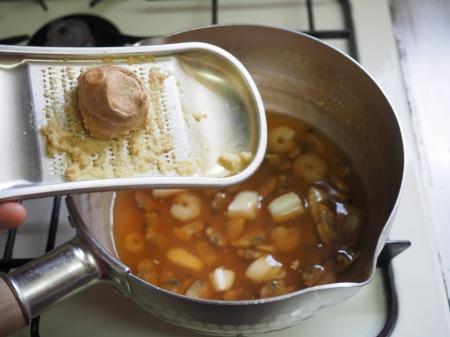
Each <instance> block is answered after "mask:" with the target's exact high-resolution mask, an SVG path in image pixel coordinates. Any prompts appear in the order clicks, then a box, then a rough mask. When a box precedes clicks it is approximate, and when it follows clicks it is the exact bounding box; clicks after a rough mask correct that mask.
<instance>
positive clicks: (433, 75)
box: [391, 0, 450, 300]
mask: <svg viewBox="0 0 450 337" xmlns="http://www.w3.org/2000/svg"><path fill="white" fill-rule="evenodd" d="M391 9H392V15H393V20H394V28H395V34H396V38H397V42H398V46H399V50H400V63H401V68H402V71H403V75H404V76H403V77H404V79H405V86H406V91H407V96H408V102H409V105H410V111H411V120H412V126H413V133H414V137H415V140H416V143H417V145H418V146H417V148H418V158H419V167H420V170H419V173H420V175H421V178H422V179H421V180H422V183H423V188H424V197H425V200H424V202H425V205H426V213H427V215H428V217H429V218H430V220H431V223H432V224H433V225H434V232H435V236H436V241H437V244H438V248H439V254H440V260H441V264H442V270H443V274H444V279H445V281H446V286H447V296H448V298H449V300H450V291H449V290H450V223H449V218H450V207H449V200H450V132H449V130H450V93H449V90H448V87H447V83H448V80H449V78H450V58H449V55H450V38H449V35H450V19H449V18H450V2H449V1H447V0H429V1H422V0H396V1H391ZM424 225H425V224H424Z"/></svg>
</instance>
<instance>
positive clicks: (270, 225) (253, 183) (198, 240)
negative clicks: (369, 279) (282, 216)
mask: <svg viewBox="0 0 450 337" xmlns="http://www.w3.org/2000/svg"><path fill="white" fill-rule="evenodd" d="M267 117H268V129H269V144H268V150H267V155H266V159H265V160H264V162H263V164H262V165H261V167H260V168H259V169H258V170H257V172H256V173H255V174H254V175H253V176H252V177H251V178H249V179H248V180H247V181H245V182H243V183H241V184H239V185H238V186H233V187H231V188H227V189H224V190H190V191H188V192H187V193H188V194H189V196H190V198H194V199H195V200H196V201H197V203H198V202H199V204H200V209H199V211H198V215H197V216H195V217H194V218H193V219H190V220H187V221H183V220H180V219H177V218H176V217H175V216H174V214H175V213H173V209H171V208H172V207H173V205H174V203H177V201H176V200H177V199H176V198H177V195H179V194H180V193H186V192H179V193H178V194H174V195H171V196H167V197H159V196H158V195H157V193H158V192H155V193H156V196H155V195H154V194H153V193H154V192H153V191H150V190H148V191H120V192H117V196H116V200H115V206H114V236H115V242H116V247H117V249H118V253H119V256H120V258H121V260H122V261H123V262H124V263H125V264H127V265H128V266H129V267H130V268H131V270H132V272H133V273H135V274H136V275H137V276H139V277H141V278H142V279H144V280H146V281H147V282H150V283H152V284H154V285H156V286H159V287H162V288H164V289H167V290H169V291H173V292H177V293H180V294H187V295H188V296H192V297H199V298H209V299H225V300H243V299H255V298H262V297H270V296H276V295H281V294H284V293H287V292H291V291H294V290H298V289H302V288H305V287H309V286H314V285H318V284H326V283H332V282H335V281H336V280H337V279H339V276H340V275H341V274H342V273H343V272H344V271H345V270H347V269H348V268H350V266H351V264H352V263H353V261H354V260H355V259H356V258H357V257H358V255H359V252H358V251H357V247H358V245H357V244H358V240H359V234H360V232H361V227H362V219H363V216H362V212H361V210H360V208H357V207H355V206H354V205H353V204H352V201H351V200H360V199H361V197H359V198H355V196H354V195H353V194H352V192H353V191H360V189H357V188H356V187H357V186H354V185H355V177H354V173H353V172H352V170H351V166H350V164H349V161H348V159H347V158H346V156H345V155H344V153H343V152H342V151H341V150H340V149H339V148H338V147H337V146H336V145H335V144H333V143H332V142H331V141H330V140H329V139H327V138H326V137H324V136H323V135H322V134H320V133H319V132H317V131H316V130H314V129H313V128H312V127H311V126H309V125H307V124H305V123H303V122H301V121H299V120H297V119H294V118H292V117H288V116H284V115H279V114H274V113H268V116H267ZM279 127H288V129H289V130H291V131H294V136H293V137H291V136H292V135H291V136H289V132H290V131H289V130H287V131H286V129H280V128H279ZM277 128H278V129H277ZM275 130H276V131H275ZM274 132H278V133H280V134H282V137H284V136H286V135H287V136H286V137H287V138H289V137H291V138H289V141H293V142H294V143H295V145H294V146H292V147H290V145H289V144H288V145H287V147H288V148H289V147H290V148H289V151H285V149H283V151H284V152H283V151H281V152H280V151H279V149H278V147H279V146H278V144H276V142H277V141H278V140H277V138H276V137H275V136H274V135H275V133H274ZM286 132H287V134H286ZM283 135H284V136H283ZM280 141H281V143H282V142H283V139H281V140H280ZM274 144H275V145H274ZM281 145H282V146H281V147H283V146H284V145H285V144H284V143H282V144H281ZM277 149H278V151H276V150H277ZM311 154H312V156H311ZM305 155H307V156H306V157H305ZM300 156H304V157H302V158H304V159H310V160H311V158H312V159H313V164H314V165H316V164H315V162H314V160H315V161H316V162H317V158H319V159H320V161H319V164H320V165H319V166H317V167H314V165H313V167H312V169H313V172H312V177H310V176H304V175H303V174H304V172H305V170H307V169H310V167H306V168H305V169H304V170H299V169H296V167H300V168H302V166H298V165H297V164H298V163H300V162H301V160H299V161H297V160H298V158H299V157H300ZM308 156H309V157H308ZM306 162H307V160H306ZM322 162H323V163H325V165H326V172H325V173H323V171H324V170H323V166H321V165H322ZM306 165H308V162H307V163H306ZM314 170H316V171H317V172H318V173H317V172H314ZM299 172H300V173H299ZM315 174H318V178H319V179H318V180H314V179H315V176H314V175H315ZM274 182H275V183H274ZM271 189H272V191H270V190H271ZM241 191H252V192H257V193H258V203H257V210H256V215H255V216H254V218H253V219H242V218H243V217H242V216H240V215H238V216H230V212H229V210H228V207H229V205H230V203H231V202H232V201H233V200H234V199H235V198H236V195H237V194H238V193H240V192H241ZM268 191H269V192H270V193H268ZM312 191H316V192H317V191H319V192H317V193H319V194H320V196H319V197H317V198H315V199H314V198H311V196H312V195H313V194H314V193H313V192H312ZM290 192H294V193H295V194H296V195H297V196H298V197H299V199H300V200H301V207H302V208H303V211H302V212H300V213H298V214H296V212H298V211H295V210H294V211H292V212H293V213H292V214H293V215H291V216H289V217H288V219H286V220H281V221H274V217H275V216H274V215H272V213H271V211H270V210H269V208H268V205H269V204H270V203H271V202H272V201H273V200H274V199H276V198H277V197H279V196H281V195H285V194H287V193H290ZM317 193H316V194H317ZM192 196H193V197H192ZM250 217H251V216H250ZM241 219H242V220H241ZM230 223H233V224H230ZM236 223H237V224H236ZM187 225H188V226H187ZM183 226H187V227H183ZM189 226H190V227H189ZM277 227H278V229H276V228H277ZM280 227H283V228H281V229H280ZM208 233H209V234H208ZM276 236H278V237H276ZM174 248H176V250H177V253H179V251H180V250H179V248H181V249H182V250H183V252H187V253H189V254H190V255H192V256H194V257H195V258H194V259H193V261H192V262H193V263H194V262H195V263H194V264H193V266H188V267H186V266H185V265H183V264H184V263H185V262H186V261H188V262H189V261H191V259H190V258H188V257H185V255H183V254H184V253H183V254H181V256H178V255H179V254H178V255H177V254H175V253H174V251H172V253H174V256H175V255H176V256H175V257H176V258H180V259H182V260H183V259H184V262H183V261H179V263H178V262H175V263H174V262H173V261H174V260H173V259H170V258H168V256H169V253H168V251H169V250H170V249H172V250H173V249H174ZM269 255H270V257H271V259H273V260H275V261H276V262H277V266H276V267H270V266H269V267H268V268H269V269H270V268H272V269H270V270H269V272H267V275H266V274H264V273H263V274H264V275H266V276H264V277H262V279H261V280H255V279H254V278H252V277H250V276H249V275H248V274H247V272H249V271H248V270H249V269H250V267H249V266H250V265H251V264H252V263H254V262H255V260H257V259H262V260H264V259H265V260H264V261H268V260H267V256H269ZM195 259H197V260H195ZM198 260H199V261H201V265H200V267H199V264H198ZM280 264H281V266H280ZM216 268H221V269H222V271H223V270H227V271H231V272H232V274H234V275H233V281H232V282H231V283H232V284H231V285H230V284H229V283H230V282H229V281H230V279H228V282H225V283H227V284H226V285H225V287H222V288H220V287H219V288H218V287H217V283H214V282H215V281H214V277H213V276H212V274H213V272H214V270H216ZM220 275H222V274H220ZM220 275H219V276H220ZM228 276H229V275H228ZM260 276H261V275H260ZM219 281H220V280H219Z"/></svg>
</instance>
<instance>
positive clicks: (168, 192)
mask: <svg viewBox="0 0 450 337" xmlns="http://www.w3.org/2000/svg"><path fill="white" fill-rule="evenodd" d="M183 191H184V190H180V189H162V188H161V189H154V190H152V195H153V197H154V198H157V199H166V198H168V197H171V196H172V195H175V194H178V193H180V192H183Z"/></svg>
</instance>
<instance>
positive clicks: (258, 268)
mask: <svg viewBox="0 0 450 337" xmlns="http://www.w3.org/2000/svg"><path fill="white" fill-rule="evenodd" d="M282 266H283V265H282V264H281V263H280V262H278V261H277V260H275V259H274V258H273V256H272V255H270V254H269V255H264V256H261V257H260V258H258V259H256V260H255V261H253V262H252V264H251V265H250V266H248V268H247V271H246V272H245V276H246V277H247V278H249V279H250V280H252V281H253V282H256V283H261V282H264V281H268V280H271V279H272V278H273V277H275V276H276V275H277V274H278V273H279V272H280V271H281V267H282Z"/></svg>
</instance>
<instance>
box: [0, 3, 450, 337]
mask: <svg viewBox="0 0 450 337" xmlns="http://www.w3.org/2000/svg"><path fill="white" fill-rule="evenodd" d="M46 3H47V5H48V8H49V10H48V12H44V11H43V10H42V8H41V7H40V6H39V5H38V4H36V3H35V2H30V1H16V2H14V1H2V2H0V13H1V14H0V39H1V38H6V37H9V36H13V35H20V34H28V35H32V34H33V33H34V32H36V31H37V30H38V29H39V28H40V27H41V26H43V25H45V24H46V23H47V22H48V21H50V20H53V19H55V18H58V17H61V16H64V15H69V14H80V13H84V14H97V15H102V16H103V17H105V18H107V19H109V20H110V21H111V22H113V23H114V24H115V25H116V26H117V27H118V29H119V30H120V32H122V33H123V34H127V35H132V36H133V35H134V36H147V35H152V36H155V35H164V34H167V33H170V32H175V31H179V30H183V29H187V28H190V27H196V26H204V25H208V24H210V20H211V14H210V10H211V9H210V2H207V1H188V0H186V1H169V2H167V1H165V2H163V1H152V2H149V1H119V2H116V1H114V2H110V1H103V2H100V4H98V5H97V6H96V7H94V8H93V9H91V8H89V6H88V4H89V1H81V0H80V1H71V2H70V5H69V4H68V2H62V1H46ZM314 3H315V8H316V13H315V24H316V28H317V29H324V30H325V29H336V28H342V27H343V17H342V15H341V11H340V7H339V4H338V1H335V0H316V1H314ZM352 8H353V15H354V23H355V31H356V38H357V44H358V51H359V55H360V61H361V63H362V64H363V66H364V67H365V68H366V69H367V70H368V71H369V72H370V73H371V74H372V75H373V76H374V78H375V79H376V81H377V82H378V83H379V84H380V86H381V88H383V90H384V91H385V93H386V95H387V96H388V98H389V99H390V101H391V103H392V105H393V106H394V109H395V110H396V112H397V115H398V117H399V119H400V122H401V124H402V126H403V132H404V139H405V144H406V150H407V165H406V175H405V185H404V190H403V193H402V196H401V201H400V204H399V207H398V211H397V214H396V218H395V222H394V225H393V228H392V230H391V235H390V237H391V239H403V240H409V241H411V242H412V246H411V247H410V248H409V249H408V250H406V251H405V252H404V253H402V254H401V255H399V256H398V257H396V258H395V259H394V260H393V262H392V266H393V271H394V276H395V286H396V290H397V295H398V300H399V313H398V320H397V323H396V325H395V328H394V330H393V333H392V336H398V337H403V336H427V335H430V331H432V335H433V336H450V314H449V308H448V303H447V301H446V295H445V289H444V284H443V279H442V274H441V267H440V264H439V259H438V254H437V251H436V249H435V240H434V238H433V231H432V228H431V224H430V218H429V216H428V214H427V210H426V209H425V208H424V202H423V191H422V182H421V180H420V179H419V176H418V174H417V172H419V171H418V164H417V153H416V148H417V147H416V144H415V142H414V137H413V134H412V128H411V120H410V116H409V110H408V106H407V100H406V97H405V92H404V87H403V80H402V76H401V72H400V68H399V61H398V55H397V49H396V45H395V40H394V36H393V32H392V24H391V20H390V14H389V7H388V2H387V0H379V1H371V0H354V1H353V2H352ZM23 18H26V20H23ZM218 21H219V23H223V24H225V23H257V24H266V25H275V26H280V27H283V28H296V29H300V30H307V29H308V20H307V11H306V6H305V2H304V1H294V0H245V1H238V0H228V1H221V2H219V17H218ZM326 42H328V43H331V44H332V45H334V46H336V47H337V48H339V49H342V50H344V51H348V45H347V43H346V41H345V40H344V39H340V40H339V39H338V40H326ZM52 203H53V199H52V198H49V199H39V200H33V201H27V202H25V203H24V204H25V205H26V206H27V207H28V209H29V210H30V217H29V219H28V221H27V223H26V224H25V225H23V226H22V227H20V229H19V230H18V234H17V243H16V246H15V250H14V257H24V258H26V257H34V256H38V255H40V254H42V252H43V251H44V250H45V242H46V235H47V230H48V223H49V218H50V213H51V206H52ZM60 220H61V221H60V226H59V229H58V236H57V240H56V243H57V244H58V243H62V242H65V241H66V240H67V239H69V238H71V237H72V236H73V229H72V228H71V227H70V226H69V225H68V222H67V212H66V210H65V206H63V207H62V210H61V214H60ZM5 240H6V234H5V233H2V234H0V249H2V247H3V246H4V243H5ZM386 302H387V298H386V290H385V287H384V284H383V278H382V275H381V272H380V271H377V273H376V274H375V277H374V279H373V280H372V282H371V283H370V284H369V285H368V286H366V287H365V288H363V289H362V290H361V291H360V292H359V293H358V294H357V295H356V296H354V297H353V298H351V299H349V300H347V301H346V302H344V303H341V304H338V305H336V306H334V307H331V308H328V309H325V310H323V311H321V312H319V313H317V314H316V315H315V316H314V317H313V318H311V319H309V320H307V321H305V322H303V323H301V324H300V325H297V326H295V327H292V328H289V329H286V330H283V331H279V332H273V333H270V334H265V336H270V337H282V336H283V337H284V336H286V337H287V336H291V337H293V336H301V335H304V336H313V335H314V336H342V335H345V336H367V337H369V336H377V335H378V333H379V332H380V331H381V329H382V327H383V326H384V324H385V320H386V316H387V310H388V308H387V305H386ZM325 323H326V324H325ZM40 325H41V326H40V335H41V336H42V337H46V336H61V335H64V336H91V335H95V336H108V337H114V336H123V335H126V336H130V337H132V336H196V335H195V334H192V333H189V332H187V331H185V330H181V329H178V328H175V327H172V326H169V325H167V324H165V323H163V322H160V321H159V320H157V319H155V318H153V317H152V316H150V315H148V314H147V313H145V312H144V311H143V310H142V309H140V308H139V307H137V306H136V305H134V304H133V303H132V302H130V301H128V300H126V299H125V298H123V297H121V296H119V295H118V294H117V293H116V292H115V291H114V290H113V289H112V288H111V287H110V286H109V285H97V286H95V287H93V288H90V289H87V290H85V291H83V292H81V293H79V294H78V295H75V296H74V297H72V298H69V299H67V300H64V301H62V302H60V303H59V304H57V305H56V306H54V307H52V308H51V309H50V310H49V311H48V312H46V313H45V314H43V315H42V317H41V323H40ZM29 335H30V333H29V329H28V328H27V329H23V330H22V331H20V332H18V333H16V334H15V335H14V336H29Z"/></svg>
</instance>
